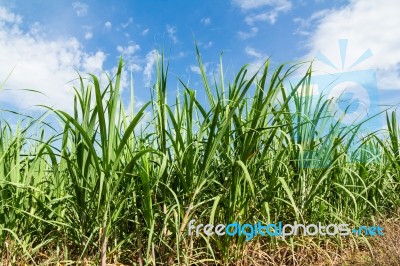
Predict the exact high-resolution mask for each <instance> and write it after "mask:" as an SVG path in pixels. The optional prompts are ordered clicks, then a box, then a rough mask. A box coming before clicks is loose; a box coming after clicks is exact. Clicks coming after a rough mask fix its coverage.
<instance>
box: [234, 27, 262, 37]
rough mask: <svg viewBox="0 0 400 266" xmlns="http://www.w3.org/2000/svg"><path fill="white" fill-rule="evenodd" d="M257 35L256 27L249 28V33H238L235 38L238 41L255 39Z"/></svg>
mask: <svg viewBox="0 0 400 266" xmlns="http://www.w3.org/2000/svg"><path fill="white" fill-rule="evenodd" d="M257 33H258V28H257V27H251V28H250V31H249V32H244V31H238V33H237V36H238V37H239V39H242V40H246V39H249V38H252V37H255V36H256V35H257Z"/></svg>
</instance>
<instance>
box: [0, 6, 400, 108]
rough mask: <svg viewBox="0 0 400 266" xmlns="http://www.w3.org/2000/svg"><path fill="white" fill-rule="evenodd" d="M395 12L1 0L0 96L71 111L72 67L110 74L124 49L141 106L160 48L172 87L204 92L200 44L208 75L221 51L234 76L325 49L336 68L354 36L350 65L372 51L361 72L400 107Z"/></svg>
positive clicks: (18, 104) (16, 103) (322, 68)
mask: <svg viewBox="0 0 400 266" xmlns="http://www.w3.org/2000/svg"><path fill="white" fill-rule="evenodd" d="M189 3H190V4H189ZM398 10H400V2H398V1H396V0H384V1H374V0H350V1H343V0H342V1H339V0H338V1H323V0H311V1H306V0H303V1H301V0H300V1H290V0H258V1H257V0H242V1H240V0H224V1H210V0H209V1H190V2H189V1H183V0H180V1H171V0H169V1H168V0H154V1H118V2H117V1H89V0H87V1H86V0H82V1H62V0H60V1H44V0H41V1H39V0H32V1H22V0H20V1H10V0H7V1H1V0H0V60H1V62H2V63H1V64H0V80H1V81H4V80H5V79H6V77H7V76H8V74H9V73H10V72H11V71H12V73H11V76H10V77H9V78H8V80H7V83H6V84H5V86H4V88H6V89H8V90H7V91H6V92H1V93H0V100H1V101H2V102H3V104H6V105H7V106H12V107H15V108H19V109H26V108H30V107H32V106H33V105H35V104H49V105H54V106H56V107H59V108H63V109H69V108H70V107H71V99H72V90H71V86H72V85H71V84H70V83H67V82H68V81H70V80H72V79H73V78H75V77H76V72H75V69H76V70H79V71H82V72H84V73H85V72H90V73H95V74H97V75H100V76H103V78H104V75H102V73H104V72H109V73H112V72H113V71H115V66H116V64H117V60H118V57H119V56H121V55H122V56H123V58H124V59H125V62H126V63H127V68H126V70H129V69H132V70H133V75H134V80H135V93H136V98H137V102H138V103H140V102H144V101H146V100H148V99H149V87H150V86H151V85H152V81H153V80H154V62H155V55H156V53H155V49H162V48H163V49H164V50H165V54H166V56H167V58H168V60H169V62H170V66H171V71H170V73H171V80H172V81H171V86H170V88H169V92H170V93H171V94H174V93H175V91H176V89H177V88H178V83H177V82H176V79H175V76H178V77H180V78H181V79H182V80H184V81H187V82H189V84H190V86H191V87H192V88H193V89H197V90H198V91H199V93H200V95H201V91H202V86H201V83H200V76H199V74H198V68H197V62H196V56H195V48H194V40H196V41H197V43H198V44H199V48H200V51H201V54H202V57H203V62H204V63H205V66H206V69H207V72H208V73H209V75H212V73H213V72H214V73H216V72H217V71H218V68H219V65H218V64H219V56H220V54H221V52H223V62H224V68H225V70H226V77H227V80H232V78H233V76H234V74H235V72H236V71H237V70H239V69H240V67H241V66H242V65H243V64H245V63H249V64H252V65H255V66H259V65H260V64H261V63H262V62H263V61H264V60H265V59H266V58H267V57H269V56H271V58H272V62H273V63H274V64H278V63H287V62H297V61H300V60H311V59H313V58H314V57H315V55H316V54H317V52H318V51H321V52H323V53H324V54H325V55H326V56H327V57H328V58H330V59H331V60H332V62H333V63H334V64H336V65H340V55H339V49H338V43H337V40H338V39H348V52H347V55H346V58H347V59H346V60H347V61H346V63H348V64H347V66H349V65H350V62H354V61H355V60H356V59H357V58H358V57H359V56H360V55H361V54H362V53H363V52H364V51H365V50H366V49H368V48H369V49H370V50H371V51H372V53H373V57H371V58H369V59H368V60H366V61H365V63H364V64H360V66H359V68H356V69H355V70H360V69H374V70H375V71H376V73H377V82H378V87H379V88H378V89H379V94H380V100H381V101H382V102H381V103H384V104H399V103H400V92H399V91H398V90H397V89H396V88H400V77H399V75H400V74H399V73H400V49H399V48H400V39H399V38H398V36H400V30H399V29H400V19H399V16H398V15H397V11H398ZM315 66H316V70H317V71H319V72H317V73H319V74H331V73H334V72H335V71H347V69H346V65H345V66H344V68H342V69H339V70H335V69H332V68H329V67H327V66H326V64H323V63H322V64H316V65H315ZM353 70H354V69H353ZM127 74H128V73H127V72H126V73H125V80H124V86H125V87H127V86H128V83H129V80H128V75H127ZM21 89H36V90H39V91H41V92H43V93H44V94H45V95H46V96H42V95H32V93H28V92H26V91H21ZM125 93H126V91H125ZM127 99H128V97H126V100H125V101H127Z"/></svg>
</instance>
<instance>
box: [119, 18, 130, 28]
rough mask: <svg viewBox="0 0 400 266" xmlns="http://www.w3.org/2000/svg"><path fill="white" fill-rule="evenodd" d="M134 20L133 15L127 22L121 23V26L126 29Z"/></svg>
mask: <svg viewBox="0 0 400 266" xmlns="http://www.w3.org/2000/svg"><path fill="white" fill-rule="evenodd" d="M132 22H133V18H132V17H129V19H128V21H127V22H125V23H122V24H121V27H122V28H124V29H125V28H127V27H128V26H129V25H131V24H132Z"/></svg>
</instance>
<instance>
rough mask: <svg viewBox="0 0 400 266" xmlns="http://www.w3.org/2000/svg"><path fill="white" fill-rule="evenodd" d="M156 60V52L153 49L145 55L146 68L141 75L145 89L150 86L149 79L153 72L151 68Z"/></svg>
mask: <svg viewBox="0 0 400 266" xmlns="http://www.w3.org/2000/svg"><path fill="white" fill-rule="evenodd" d="M157 58H158V52H157V50H155V49H153V50H151V51H150V52H148V53H147V55H146V66H145V67H144V70H143V75H144V82H145V85H146V86H147V87H149V86H150V85H151V78H152V75H153V71H154V70H153V68H154V65H155V63H156V60H157Z"/></svg>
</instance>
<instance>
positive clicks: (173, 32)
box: [166, 25, 178, 43]
mask: <svg viewBox="0 0 400 266" xmlns="http://www.w3.org/2000/svg"><path fill="white" fill-rule="evenodd" d="M166 28H167V33H168V37H169V38H170V39H171V40H172V41H173V42H174V43H177V42H178V37H177V36H176V28H175V27H172V26H170V25H167V26H166Z"/></svg>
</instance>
